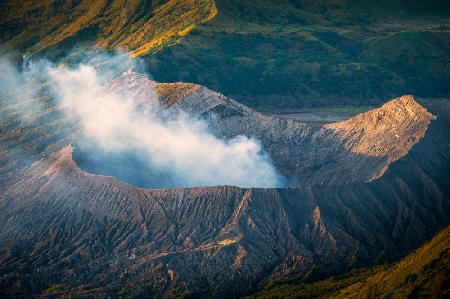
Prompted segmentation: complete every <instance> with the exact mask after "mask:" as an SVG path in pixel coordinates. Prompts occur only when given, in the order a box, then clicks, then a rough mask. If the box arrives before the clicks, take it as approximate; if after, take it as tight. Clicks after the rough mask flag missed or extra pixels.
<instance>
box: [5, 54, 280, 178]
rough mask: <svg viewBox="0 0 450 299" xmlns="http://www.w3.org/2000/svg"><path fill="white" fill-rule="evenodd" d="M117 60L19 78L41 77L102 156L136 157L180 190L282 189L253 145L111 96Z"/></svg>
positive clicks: (125, 96)
mask: <svg viewBox="0 0 450 299" xmlns="http://www.w3.org/2000/svg"><path fill="white" fill-rule="evenodd" d="M121 57H123V56H121ZM121 60H123V59H122V58H120V59H118V58H117V57H115V62H114V63H111V64H109V65H108V64H107V65H106V66H105V65H102V67H96V66H94V65H93V64H92V63H89V62H88V63H82V64H78V65H76V66H74V67H73V66H72V67H67V66H54V65H52V64H50V63H48V62H46V63H35V64H28V68H27V71H26V72H22V77H23V76H24V73H26V74H27V76H28V75H29V74H32V73H36V72H38V73H39V74H40V75H41V76H42V74H44V73H45V74H46V76H48V82H49V84H50V87H51V91H52V96H54V97H56V98H57V99H58V100H59V101H60V103H61V105H64V107H65V108H67V109H66V110H67V111H68V113H71V114H73V113H74V114H75V115H76V116H77V117H78V118H79V120H80V126H81V129H82V134H83V138H84V139H85V140H87V141H89V142H92V143H94V144H95V145H96V147H97V148H98V149H99V150H100V151H103V152H104V153H106V154H108V153H111V154H113V153H121V152H127V153H129V152H136V153H139V155H140V156H141V157H145V159H144V163H147V164H148V166H149V167H150V168H151V169H153V170H154V171H155V172H162V173H164V174H165V175H166V177H167V176H170V177H171V180H172V181H176V185H177V186H179V187H190V186H207V185H236V186H241V187H279V186H282V182H283V179H282V177H281V176H280V175H279V174H278V173H277V171H276V169H275V168H274V166H273V165H272V163H271V160H270V158H269V157H268V155H267V154H266V153H265V151H264V150H263V148H262V147H261V144H260V143H259V142H258V141H257V140H255V139H252V138H248V137H246V136H238V137H236V138H233V139H231V140H222V139H220V138H218V137H216V136H214V135H213V134H212V133H211V132H210V131H209V130H208V123H207V122H206V121H205V120H200V119H197V118H195V117H192V116H190V115H187V114H186V113H185V112H182V111H179V112H178V113H176V114H175V116H173V115H172V116H171V117H170V118H167V117H164V116H162V115H164V113H163V112H162V109H161V107H160V106H159V105H158V101H157V98H155V99H154V100H152V101H149V99H148V98H145V99H144V98H142V97H140V96H139V95H133V94H132V93H124V92H118V91H114V90H113V89H112V88H111V74H113V73H114V72H116V71H117V69H118V68H119V67H118V64H117V61H121ZM122 62H123V61H122ZM128 64H130V63H128ZM131 64H132V63H131ZM30 66H31V67H30ZM36 68H43V69H36ZM14 76H18V75H17V74H15V75H14ZM11 80H12V79H11ZM14 80H18V79H14ZM18 81H20V80H18ZM154 96H155V97H157V93H156V91H155V93H154ZM111 163H115V162H114V161H111ZM113 167H114V165H113ZM142 176H145V173H144V174H142ZM148 179H149V180H151V179H152V178H151V176H149V178H148ZM162 185H165V184H162Z"/></svg>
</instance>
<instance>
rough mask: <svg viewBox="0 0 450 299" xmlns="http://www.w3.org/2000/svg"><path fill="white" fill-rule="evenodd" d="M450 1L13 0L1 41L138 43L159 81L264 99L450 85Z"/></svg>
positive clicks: (355, 99) (380, 97)
mask: <svg viewBox="0 0 450 299" xmlns="http://www.w3.org/2000/svg"><path fill="white" fill-rule="evenodd" d="M449 16H450V2H448V1H438V0H433V1H426V0H414V1H410V0H408V1H407V0H400V1H388V0H380V1H369V0H356V1H350V0H339V1H337V0H320V1H311V0H303V1H299V0H277V1H275V0H262V1H252V0H239V1H238V0H153V1H144V0H132V1H124V0H113V1H106V0H100V1H93V0H78V1H58V0H40V1H24V0H19V1H12V0H4V1H2V5H1V6H0V17H1V18H0V26H1V28H2V30H1V31H0V40H1V41H3V44H2V46H3V47H13V48H19V49H20V50H22V51H27V52H30V53H41V54H45V55H48V54H51V55H53V56H55V55H60V56H61V55H64V54H65V52H66V51H67V50H72V48H73V47H74V46H75V45H76V46H79V45H80V44H82V45H83V47H84V46H85V45H88V46H93V45H96V46H99V47H101V48H105V49H126V50H131V51H132V52H133V55H134V56H140V57H142V58H143V59H144V61H145V62H146V63H147V65H148V69H149V71H150V72H151V73H152V75H153V76H154V77H155V79H157V80H158V81H165V82H174V81H185V82H193V83H199V84H202V85H206V86H207V87H209V88H211V89H214V90H217V91H219V92H221V93H223V94H225V95H227V96H231V97H233V98H235V99H236V100H238V101H240V102H243V103H245V104H247V105H250V106H253V107H256V108H259V109H269V110H273V109H286V108H305V107H306V108H308V107H309V108H311V107H324V106H334V107H342V106H367V105H378V104H380V103H381V102H383V101H385V100H387V99H390V98H393V97H395V96H399V95H402V94H416V95H419V96H424V97H441V96H447V97H448V96H450V67H449V65H450V50H449V48H450V38H449V37H450V36H449V35H450V17H449Z"/></svg>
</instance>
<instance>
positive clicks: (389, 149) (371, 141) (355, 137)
mask: <svg viewBox="0 0 450 299" xmlns="http://www.w3.org/2000/svg"><path fill="white" fill-rule="evenodd" d="M435 119H436V116H434V115H432V114H431V113H430V112H428V111H427V109H425V108H424V107H422V106H421V105H420V104H419V103H417V102H416V101H415V100H414V97H413V96H402V97H400V98H396V99H393V100H391V101H389V102H388V103H386V104H384V105H383V106H382V107H381V108H378V109H374V110H370V111H368V112H365V113H361V114H359V115H357V116H355V117H352V118H350V119H348V120H346V121H342V122H338V123H332V124H327V125H325V126H324V128H327V129H330V130H332V131H333V132H335V133H336V134H337V135H338V136H339V137H340V139H341V142H342V144H344V146H345V148H347V149H349V150H350V151H352V152H354V153H358V154H363V155H366V156H370V157H384V158H386V164H385V167H383V168H382V169H380V171H379V173H377V174H374V176H373V179H376V178H378V177H380V176H382V175H383V173H384V172H385V171H386V169H387V167H388V166H389V164H390V163H392V162H394V161H397V160H398V159H400V158H401V157H403V156H404V155H406V154H407V153H408V152H409V150H410V149H411V148H412V147H413V146H414V144H416V143H417V142H419V141H420V140H421V139H422V138H423V136H424V135H425V132H426V130H427V128H428V125H429V124H430V122H431V121H432V120H435Z"/></svg>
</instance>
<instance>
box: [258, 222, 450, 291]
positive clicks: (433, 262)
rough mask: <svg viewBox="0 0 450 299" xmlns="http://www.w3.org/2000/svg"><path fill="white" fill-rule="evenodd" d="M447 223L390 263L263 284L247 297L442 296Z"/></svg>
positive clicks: (449, 283)
mask: <svg viewBox="0 0 450 299" xmlns="http://www.w3.org/2000/svg"><path fill="white" fill-rule="evenodd" d="M448 296H450V226H449V227H447V228H446V229H444V230H443V231H442V232H440V233H439V234H438V235H437V236H436V237H434V238H433V239H432V240H431V241H430V242H428V243H426V244H424V245H423V246H422V247H420V248H419V249H417V250H416V251H414V252H412V253H411V254H409V255H408V256H406V257H405V258H403V259H402V260H401V261H399V262H397V263H396V264H394V265H392V266H389V267H387V266H380V267H375V268H369V269H360V270H355V271H352V272H350V273H347V274H345V275H343V276H340V277H338V278H330V279H327V280H323V281H319V282H315V283H304V284H295V283H291V284H289V283H286V284H279V285H271V286H267V287H265V288H264V289H263V290H262V291H260V292H259V293H257V294H255V295H253V296H251V297H249V298H446V297H448Z"/></svg>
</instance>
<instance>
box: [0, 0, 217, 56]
mask: <svg viewBox="0 0 450 299" xmlns="http://www.w3.org/2000/svg"><path fill="white" fill-rule="evenodd" d="M215 13H216V12H215V4H214V2H213V1H208V0H202V1H195V0H194V1H178V0H170V1H139V0H135V1H121V0H116V1H90V0H84V1H75V2H73V1H69V2H64V3H62V2H60V1H52V0H50V1H34V2H32V3H30V2H29V1H5V3H4V4H2V6H1V9H0V15H1V17H2V18H1V19H2V21H0V25H1V26H2V31H1V35H0V39H1V40H3V41H5V42H6V43H5V44H4V46H7V47H8V46H9V47H19V48H20V49H21V50H25V51H27V52H30V53H36V52H39V51H43V50H46V49H49V48H54V47H56V50H57V49H59V51H65V50H68V49H67V48H69V47H70V46H73V45H76V46H80V45H77V43H80V42H86V43H87V44H88V45H93V44H95V45H97V46H99V47H101V48H105V49H114V48H115V49H124V50H127V51H132V52H133V53H134V55H140V54H143V53H145V52H148V51H150V50H151V49H152V48H154V47H158V46H162V45H168V44H172V43H174V42H176V41H177V40H178V39H179V38H180V37H181V36H182V35H185V34H186V33H187V32H189V30H191V29H192V28H193V26H194V25H196V24H198V23H201V22H204V21H207V20H209V19H210V18H212V17H214V15H215Z"/></svg>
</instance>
